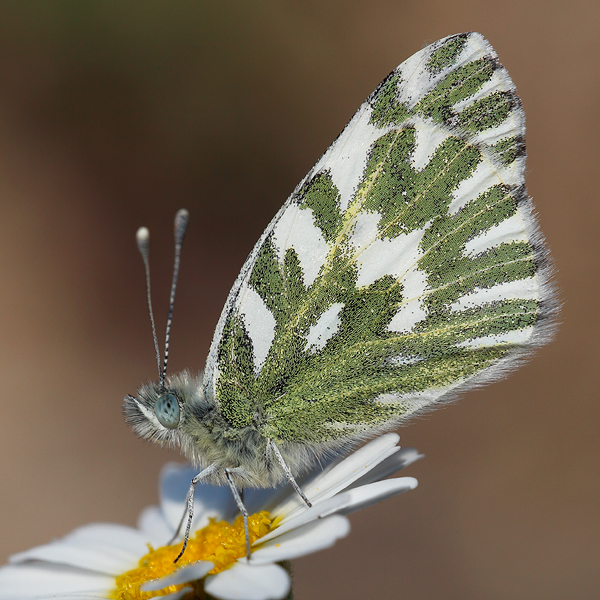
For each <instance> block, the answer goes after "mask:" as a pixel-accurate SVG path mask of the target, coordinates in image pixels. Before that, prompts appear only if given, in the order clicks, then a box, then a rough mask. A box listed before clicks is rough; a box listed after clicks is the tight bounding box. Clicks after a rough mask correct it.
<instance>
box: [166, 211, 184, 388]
mask: <svg viewBox="0 0 600 600" xmlns="http://www.w3.org/2000/svg"><path fill="white" fill-rule="evenodd" d="M189 217H190V214H189V213H188V211H187V210H185V208H182V209H181V210H178V211H177V214H176V215H175V264H174V266H173V282H172V283H171V297H170V299H169V316H168V318H167V333H166V334H165V360H164V362H163V368H162V372H159V385H161V386H162V385H163V384H164V381H165V376H166V374H167V362H168V360H169V338H170V337H171V323H172V321H173V304H174V303H175V290H176V289H177V278H178V277H179V264H180V261H181V246H182V244H183V237H184V236H185V232H186V230H187V226H188V221H189ZM159 370H160V369H159Z"/></svg>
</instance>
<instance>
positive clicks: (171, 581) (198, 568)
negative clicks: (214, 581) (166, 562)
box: [140, 560, 215, 592]
mask: <svg viewBox="0 0 600 600" xmlns="http://www.w3.org/2000/svg"><path fill="white" fill-rule="evenodd" d="M214 566H215V565H214V564H213V563H211V562H208V561H205V560H199V561H198V562H195V563H192V564H191V565H187V566H185V567H182V568H181V569H177V571H175V572H174V573H171V574H170V575H167V576H165V577H161V578H160V579H154V580H153V581H148V582H147V583H144V584H143V585H142V586H141V587H140V589H141V590H142V591H143V592H156V591H158V590H162V589H163V588H166V587H168V586H170V585H181V584H182V583H187V582H188V581H195V580H196V579H202V578H203V577H204V576H205V575H206V574H207V573H208V572H209V571H211V570H212V569H213V568H214Z"/></svg>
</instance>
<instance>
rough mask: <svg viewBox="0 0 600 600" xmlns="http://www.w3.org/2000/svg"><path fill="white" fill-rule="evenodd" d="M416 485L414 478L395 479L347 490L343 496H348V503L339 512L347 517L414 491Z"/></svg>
mask: <svg viewBox="0 0 600 600" xmlns="http://www.w3.org/2000/svg"><path fill="white" fill-rule="evenodd" d="M417 485H418V481H417V480H416V479H415V478H414V477H397V478H396V479H385V480H384V481H376V482H375V483H369V484H368V485H363V486H361V487H357V488H354V489H352V490H348V491H346V492H344V496H348V497H349V498H350V501H349V502H348V504H347V506H345V507H344V508H342V509H340V511H339V512H340V513H341V514H344V515H348V514H350V513H353V512H354V511H357V510H361V509H362V508H366V507H367V506H370V505H371V504H375V503H376V502H381V501H382V500H385V499H386V498H391V497H392V496H396V495H397V494H402V493H403V492H408V491H409V490H414V489H415V488H416V487H417Z"/></svg>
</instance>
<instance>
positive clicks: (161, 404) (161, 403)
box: [154, 393, 179, 429]
mask: <svg viewBox="0 0 600 600" xmlns="http://www.w3.org/2000/svg"><path fill="white" fill-rule="evenodd" d="M154 413H155V414H156V418H157V419H158V420H159V421H160V424H161V425H163V427H166V428H167V429H175V427H177V425H179V403H178V402H177V398H176V397H175V396H174V395H173V394H168V393H167V394H161V395H160V396H159V398H158V400H157V401H156V404H155V405H154Z"/></svg>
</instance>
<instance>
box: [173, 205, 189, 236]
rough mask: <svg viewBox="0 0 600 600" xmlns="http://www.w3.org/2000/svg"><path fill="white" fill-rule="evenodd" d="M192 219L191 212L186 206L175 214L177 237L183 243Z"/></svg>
mask: <svg viewBox="0 0 600 600" xmlns="http://www.w3.org/2000/svg"><path fill="white" fill-rule="evenodd" d="M189 220H190V213H189V212H188V211H187V210H186V209H185V208H180V209H179V210H178V211H177V214H176V215H175V238H176V240H177V242H178V243H181V241H182V240H183V236H184V235H185V231H186V229H187V226H188V221H189Z"/></svg>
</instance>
